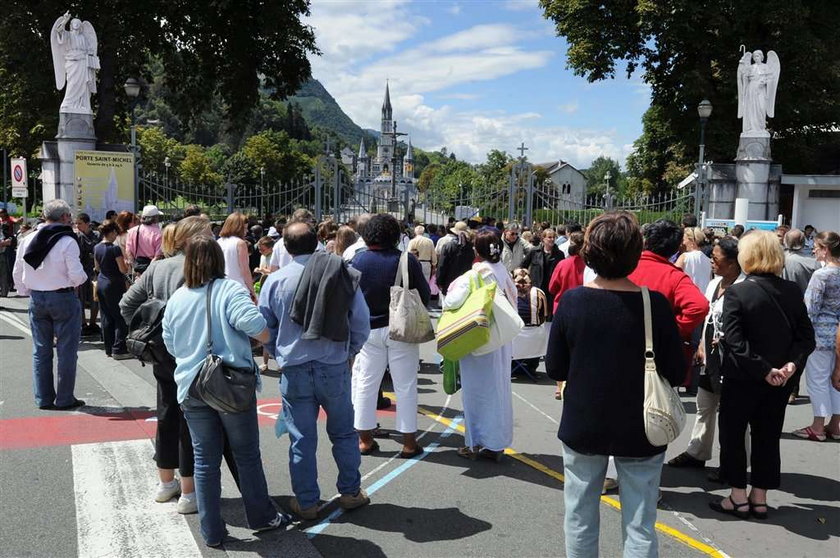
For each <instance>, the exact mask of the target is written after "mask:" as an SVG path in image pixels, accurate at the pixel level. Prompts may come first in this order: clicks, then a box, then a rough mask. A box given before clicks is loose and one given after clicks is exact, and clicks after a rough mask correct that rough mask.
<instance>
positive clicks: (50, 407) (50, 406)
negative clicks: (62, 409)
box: [38, 403, 55, 411]
mask: <svg viewBox="0 0 840 558" xmlns="http://www.w3.org/2000/svg"><path fill="white" fill-rule="evenodd" d="M38 408H39V409H41V410H42V411H53V410H55V405H53V404H52V403H47V404H46V405H38Z"/></svg>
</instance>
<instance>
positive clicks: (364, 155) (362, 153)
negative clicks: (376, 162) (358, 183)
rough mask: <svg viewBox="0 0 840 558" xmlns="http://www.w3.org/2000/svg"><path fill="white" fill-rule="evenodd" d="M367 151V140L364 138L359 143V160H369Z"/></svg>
mask: <svg viewBox="0 0 840 558" xmlns="http://www.w3.org/2000/svg"><path fill="white" fill-rule="evenodd" d="M367 158H368V154H367V149H365V138H362V141H361V142H359V160H360V161H361V160H362V159H367Z"/></svg>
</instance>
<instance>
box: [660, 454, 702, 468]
mask: <svg viewBox="0 0 840 558" xmlns="http://www.w3.org/2000/svg"><path fill="white" fill-rule="evenodd" d="M668 465H669V466H670V467H691V468H694V469H702V468H704V467H705V466H706V462H705V461H700V460H699V459H697V458H696V457H692V456H690V455H688V453H687V452H682V453H681V454H679V455H678V456H676V457H675V458H673V459H672V460H670V461H669V462H668Z"/></svg>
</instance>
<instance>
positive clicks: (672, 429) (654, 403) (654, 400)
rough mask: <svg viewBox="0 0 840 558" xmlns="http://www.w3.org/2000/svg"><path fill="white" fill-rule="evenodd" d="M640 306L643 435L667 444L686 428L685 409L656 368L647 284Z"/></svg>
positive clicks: (664, 444) (654, 442)
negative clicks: (642, 315) (641, 326)
mask: <svg viewBox="0 0 840 558" xmlns="http://www.w3.org/2000/svg"><path fill="white" fill-rule="evenodd" d="M642 305H643V306H644V313H645V402H644V405H643V407H644V413H645V414H644V420H645V435H646V436H647V439H648V442H650V443H651V445H653V446H667V445H668V444H669V443H671V442H673V441H674V440H676V439H677V437H678V436H679V435H680V432H682V429H683V428H685V409H684V408H683V404H682V401H680V396H679V395H678V394H677V390H676V389H674V388H672V387H671V385H670V384H669V383H668V381H667V380H665V379H664V378H663V377H662V376H660V375H659V372H657V371H656V362H655V361H654V353H653V324H652V316H651V310H650V292H649V291H648V288H647V287H642Z"/></svg>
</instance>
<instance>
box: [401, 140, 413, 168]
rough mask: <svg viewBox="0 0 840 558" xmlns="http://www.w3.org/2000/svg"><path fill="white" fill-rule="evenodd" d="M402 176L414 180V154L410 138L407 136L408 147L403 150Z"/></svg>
mask: <svg viewBox="0 0 840 558" xmlns="http://www.w3.org/2000/svg"><path fill="white" fill-rule="evenodd" d="M403 176H404V177H406V178H414V153H412V149H411V136H408V145H407V146H406V149H405V157H403Z"/></svg>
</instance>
